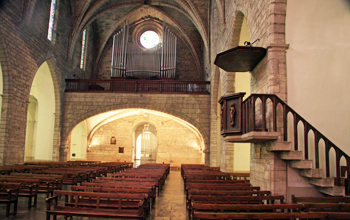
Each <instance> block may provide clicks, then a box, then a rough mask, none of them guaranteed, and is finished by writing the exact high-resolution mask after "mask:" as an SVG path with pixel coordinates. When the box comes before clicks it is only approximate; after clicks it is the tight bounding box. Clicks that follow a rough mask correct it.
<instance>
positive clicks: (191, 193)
mask: <svg viewBox="0 0 350 220" xmlns="http://www.w3.org/2000/svg"><path fill="white" fill-rule="evenodd" d="M196 195H202V196H216V197H226V196H270V195H271V191H267V190H263V191H262V190H256V191H252V190H250V191H243V190H239V191H230V190H188V192H187V195H186V202H187V207H191V204H189V203H190V198H193V196H196Z"/></svg>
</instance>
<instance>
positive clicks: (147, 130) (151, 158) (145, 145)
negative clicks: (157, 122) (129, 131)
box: [133, 122, 157, 166]
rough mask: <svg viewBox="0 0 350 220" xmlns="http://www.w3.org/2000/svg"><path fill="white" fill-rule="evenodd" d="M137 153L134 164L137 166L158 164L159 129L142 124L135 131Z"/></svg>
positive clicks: (148, 124) (145, 123)
mask: <svg viewBox="0 0 350 220" xmlns="http://www.w3.org/2000/svg"><path fill="white" fill-rule="evenodd" d="M134 137H135V140H134V141H135V145H134V146H135V152H134V156H133V160H134V161H133V162H134V164H135V165H136V166H138V165H141V164H146V163H156V162H157V129H156V127H155V126H154V125H153V124H151V123H149V122H144V123H140V124H139V125H138V126H137V127H136V128H135V131H134Z"/></svg>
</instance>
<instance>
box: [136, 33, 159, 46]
mask: <svg viewBox="0 0 350 220" xmlns="http://www.w3.org/2000/svg"><path fill="white" fill-rule="evenodd" d="M140 43H141V45H142V46H143V47H145V48H147V49H150V48H152V47H155V46H156V45H157V44H158V43H159V36H158V34H157V33H156V32H154V31H145V32H143V34H141V37H140Z"/></svg>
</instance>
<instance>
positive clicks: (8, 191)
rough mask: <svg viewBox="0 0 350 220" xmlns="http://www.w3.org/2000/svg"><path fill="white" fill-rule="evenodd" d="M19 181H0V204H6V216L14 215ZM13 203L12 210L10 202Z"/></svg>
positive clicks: (19, 186)
mask: <svg viewBox="0 0 350 220" xmlns="http://www.w3.org/2000/svg"><path fill="white" fill-rule="evenodd" d="M20 188H21V183H0V204H6V217H8V216H9V215H10V214H13V215H16V213H17V206H18V193H19V190H20ZM12 203H13V206H14V208H13V212H11V204H12Z"/></svg>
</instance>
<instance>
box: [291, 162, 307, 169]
mask: <svg viewBox="0 0 350 220" xmlns="http://www.w3.org/2000/svg"><path fill="white" fill-rule="evenodd" d="M289 166H290V167H291V168H295V169H312V166H313V162H312V160H293V161H290V162H289Z"/></svg>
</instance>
